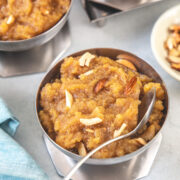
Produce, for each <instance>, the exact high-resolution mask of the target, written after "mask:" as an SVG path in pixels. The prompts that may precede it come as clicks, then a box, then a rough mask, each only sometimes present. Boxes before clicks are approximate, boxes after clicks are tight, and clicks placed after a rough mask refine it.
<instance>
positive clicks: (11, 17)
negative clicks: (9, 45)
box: [6, 15, 15, 25]
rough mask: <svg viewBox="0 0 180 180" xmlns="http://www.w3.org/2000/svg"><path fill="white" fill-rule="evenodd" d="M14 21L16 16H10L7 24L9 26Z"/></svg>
mask: <svg viewBox="0 0 180 180" xmlns="http://www.w3.org/2000/svg"><path fill="white" fill-rule="evenodd" d="M14 21H15V18H14V16H13V15H10V16H9V18H8V19H7V22H6V23H7V24H8V25H9V24H12V23H13V22H14Z"/></svg>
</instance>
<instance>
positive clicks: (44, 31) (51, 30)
mask: <svg viewBox="0 0 180 180" xmlns="http://www.w3.org/2000/svg"><path fill="white" fill-rule="evenodd" d="M25 2H26V1H24V2H23V1H22V2H17V1H12V2H8V3H10V4H12V7H11V8H10V7H9V4H5V5H4V7H2V8H1V10H2V13H4V14H5V15H7V13H6V11H10V12H8V14H10V15H9V16H8V17H6V16H5V17H4V15H3V14H2V17H4V19H1V21H2V23H1V24H0V51H6V52H16V51H24V50H29V49H31V48H34V47H36V46H41V45H43V44H45V43H47V42H48V41H50V40H51V39H52V38H54V37H55V36H56V35H57V33H58V32H59V31H60V30H61V28H62V27H63V26H64V25H65V23H66V22H67V20H68V16H69V13H70V10H71V7H72V3H73V0H69V1H68V0H67V2H69V4H68V6H67V7H66V9H65V10H64V12H62V9H57V8H58V7H59V6H61V7H62V8H63V4H59V5H58V6H57V7H55V5H54V4H52V7H51V6H50V1H49V2H48V1H46V3H47V4H48V3H49V4H48V5H49V6H47V5H46V4H45V1H32V2H31V1H28V2H29V3H31V4H29V5H28V3H27V4H25V5H24V4H23V3H25ZM62 2H63V1H59V3H62ZM64 2H65V1H64ZM18 3H22V6H21V8H19V9H18V8H16V6H18ZM38 3H39V4H38ZM23 5H24V6H25V7H24V6H23ZM1 6H3V3H2V4H1ZM8 7H9V8H8ZM13 8H14V9H16V11H17V12H16V13H15V10H14V9H13ZM53 8H56V9H55V10H53ZM3 9H4V10H3ZM6 9H7V10H6ZM29 9H30V10H29ZM20 10H21V11H20ZM13 13H14V14H13ZM43 13H44V14H43ZM55 13H56V14H57V16H56V14H55ZM38 18H41V19H38ZM48 18H49V22H48V21H47V20H48ZM53 18H54V19H53Z"/></svg>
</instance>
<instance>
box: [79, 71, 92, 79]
mask: <svg viewBox="0 0 180 180" xmlns="http://www.w3.org/2000/svg"><path fill="white" fill-rule="evenodd" d="M93 72H94V71H93V70H90V71H87V72H85V73H84V74H80V75H79V78H80V77H81V76H82V75H84V76H89V75H90V74H92V73H93Z"/></svg>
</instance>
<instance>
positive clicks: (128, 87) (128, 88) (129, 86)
mask: <svg viewBox="0 0 180 180" xmlns="http://www.w3.org/2000/svg"><path fill="white" fill-rule="evenodd" d="M136 82H137V77H136V76H134V77H132V78H131V80H130V81H129V82H128V83H127V85H126V87H125V90H124V94H126V95H127V94H129V93H130V92H131V90H132V88H133V87H134V85H135V84H136Z"/></svg>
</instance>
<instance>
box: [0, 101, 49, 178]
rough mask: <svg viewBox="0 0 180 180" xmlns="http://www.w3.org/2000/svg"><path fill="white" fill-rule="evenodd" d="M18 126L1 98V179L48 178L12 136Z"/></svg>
mask: <svg viewBox="0 0 180 180" xmlns="http://www.w3.org/2000/svg"><path fill="white" fill-rule="evenodd" d="M18 126H19V122H18V121H17V120H16V118H14V117H13V116H12V114H11V113H10V111H9V110H8V108H7V106H6V105H5V103H4V101H3V100H2V99H1V98H0V180H47V179H48V176H47V175H46V174H45V173H44V172H43V171H42V169H41V168H40V167H39V166H38V165H37V164H36V162H35V161H34V160H33V159H32V158H31V156H30V155H29V154H28V153H27V152H26V151H25V150H24V149H23V148H22V147H21V146H20V145H19V144H18V143H17V142H16V141H15V140H14V139H13V138H12V137H11V136H13V135H14V134H15V132H16V129H17V127H18Z"/></svg>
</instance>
